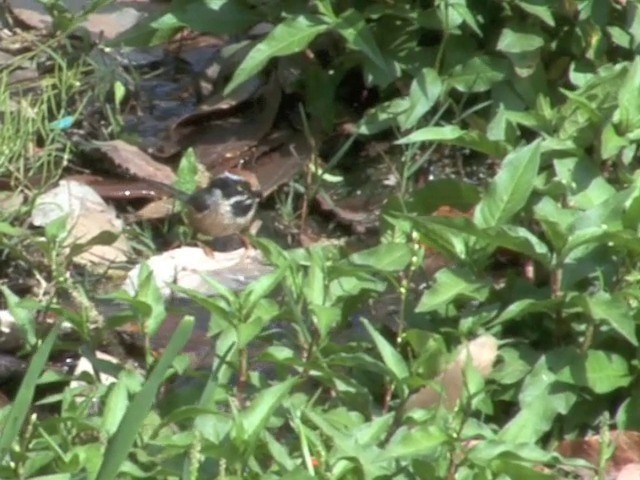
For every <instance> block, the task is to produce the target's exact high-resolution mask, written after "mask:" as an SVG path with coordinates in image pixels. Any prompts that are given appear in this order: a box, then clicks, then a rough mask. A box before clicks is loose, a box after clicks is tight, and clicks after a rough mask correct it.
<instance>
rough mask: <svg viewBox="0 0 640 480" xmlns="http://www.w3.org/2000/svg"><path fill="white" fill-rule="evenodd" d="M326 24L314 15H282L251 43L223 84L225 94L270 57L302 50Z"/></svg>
mask: <svg viewBox="0 0 640 480" xmlns="http://www.w3.org/2000/svg"><path fill="white" fill-rule="evenodd" d="M328 28H329V25H327V24H326V23H325V22H324V21H323V20H322V19H321V18H320V17H318V16H314V15H300V16H297V17H292V18H288V19H286V20H285V21H283V22H282V23H280V24H279V25H278V26H277V27H275V28H274V29H273V30H272V31H271V32H269V34H268V35H267V36H266V38H265V39H264V40H262V41H261V42H260V43H259V44H257V45H256V46H255V47H253V49H252V50H251V51H250V52H249V54H248V55H247V57H246V58H245V59H244V60H243V62H242V63H241V64H240V66H239V67H238V69H237V70H236V71H235V73H234V75H233V77H232V78H231V81H230V82H229V84H228V85H227V86H226V88H225V90H224V92H225V94H227V93H229V92H231V91H232V90H233V89H234V88H236V87H237V86H238V85H240V84H241V83H243V82H245V81H246V80H249V79H250V78H251V77H252V76H254V75H255V74H257V73H258V72H260V71H261V70H262V69H263V68H264V66H265V65H266V64H267V62H269V60H271V59H272V58H274V57H282V56H284V55H290V54H292V53H296V52H299V51H302V50H304V49H305V48H307V45H309V43H310V42H311V41H312V40H313V39H314V38H316V37H317V36H318V35H320V34H321V33H323V32H325V31H326V30H327V29H328Z"/></svg>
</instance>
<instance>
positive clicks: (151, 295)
mask: <svg viewBox="0 0 640 480" xmlns="http://www.w3.org/2000/svg"><path fill="white" fill-rule="evenodd" d="M136 299H137V300H139V301H141V302H143V303H144V304H145V305H146V307H147V308H146V310H147V311H146V312H145V315H144V317H145V320H144V326H145V332H146V333H147V334H149V335H150V336H153V335H154V334H155V333H156V332H157V331H158V329H159V328H160V326H161V325H162V322H163V321H164V319H165V318H166V316H167V310H166V309H165V307H164V297H163V295H162V291H161V290H160V287H158V284H157V283H156V277H155V275H154V273H153V270H152V269H151V268H150V267H149V266H148V265H147V264H146V263H143V264H142V268H140V272H139V275H138V291H137V292H136Z"/></svg>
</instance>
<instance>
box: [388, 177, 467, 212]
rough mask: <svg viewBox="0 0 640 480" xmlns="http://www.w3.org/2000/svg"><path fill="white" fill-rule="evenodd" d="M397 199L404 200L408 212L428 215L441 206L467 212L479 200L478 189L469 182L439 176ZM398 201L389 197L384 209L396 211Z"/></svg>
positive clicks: (398, 204)
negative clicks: (406, 195)
mask: <svg viewBox="0 0 640 480" xmlns="http://www.w3.org/2000/svg"><path fill="white" fill-rule="evenodd" d="M399 200H400V201H403V202H404V204H405V205H406V209H407V211H408V212H411V213H416V214H418V215H430V214H432V213H433V212H435V211H436V210H438V209H439V208H440V207H443V206H447V207H451V208H455V209H456V210H458V211H460V212H468V211H469V210H471V209H472V208H473V207H474V206H475V205H476V204H477V203H478V201H479V200H480V190H479V189H478V187H477V186H475V185H473V184H471V183H466V182H463V181H461V180H456V179H453V178H441V179H437V180H429V181H427V182H426V183H425V185H424V186H423V187H422V188H420V189H419V190H416V191H414V192H413V193H412V194H411V197H410V198H409V199H408V200H406V199H399ZM400 201H398V200H396V199H395V198H394V197H392V198H390V199H389V201H388V202H387V206H385V211H390V210H391V209H393V208H394V207H395V210H396V211H400V210H401V206H400Z"/></svg>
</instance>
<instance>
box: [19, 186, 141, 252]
mask: <svg viewBox="0 0 640 480" xmlns="http://www.w3.org/2000/svg"><path fill="white" fill-rule="evenodd" d="M65 214H66V215H68V220H67V229H68V234H67V237H66V239H65V247H66V248H67V251H69V252H71V251H72V250H73V249H75V248H77V246H78V244H83V243H87V242H89V245H87V247H86V249H84V250H83V251H81V252H79V253H78V254H74V255H73V261H74V262H77V263H82V264H87V265H93V264H109V263H113V262H123V261H125V260H127V258H128V255H129V253H130V246H129V243H128V242H127V240H126V239H125V237H124V236H123V235H122V229H123V222H122V220H120V219H119V218H118V217H117V216H116V213H115V210H114V209H113V208H112V207H110V206H109V205H107V204H106V203H105V202H104V200H102V198H100V196H99V195H98V194H97V193H96V192H95V190H93V189H92V188H91V187H89V186H87V185H84V184H82V183H79V182H75V181H67V180H61V181H60V182H59V184H58V186H57V187H55V188H53V189H51V190H49V191H47V192H45V193H43V194H42V195H40V196H39V197H38V198H37V199H36V201H35V205H34V208H33V212H32V214H31V223H32V224H33V225H36V226H41V227H43V226H46V225H48V224H49V223H50V222H52V221H53V220H55V219H57V218H59V217H60V216H62V215H65ZM105 234H107V235H105ZM108 234H111V236H112V239H111V240H112V241H110V242H107V244H101V243H102V240H100V241H99V242H98V243H96V244H91V241H92V240H94V241H95V240H96V239H98V238H99V236H101V237H103V238H104V237H106V236H109V235H108Z"/></svg>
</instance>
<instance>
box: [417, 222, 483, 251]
mask: <svg viewBox="0 0 640 480" xmlns="http://www.w3.org/2000/svg"><path fill="white" fill-rule="evenodd" d="M413 225H414V228H415V230H416V232H418V233H419V234H420V241H421V242H422V243H424V244H425V245H426V246H427V247H429V248H432V249H434V250H436V251H438V252H440V253H443V254H445V255H446V256H448V257H452V258H457V259H464V258H466V257H467V246H468V244H469V243H470V241H471V239H472V238H475V237H476V236H477V232H478V229H477V228H476V226H475V225H474V224H473V222H471V220H469V219H468V218H466V217H444V216H431V217H414V218H413Z"/></svg>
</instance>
